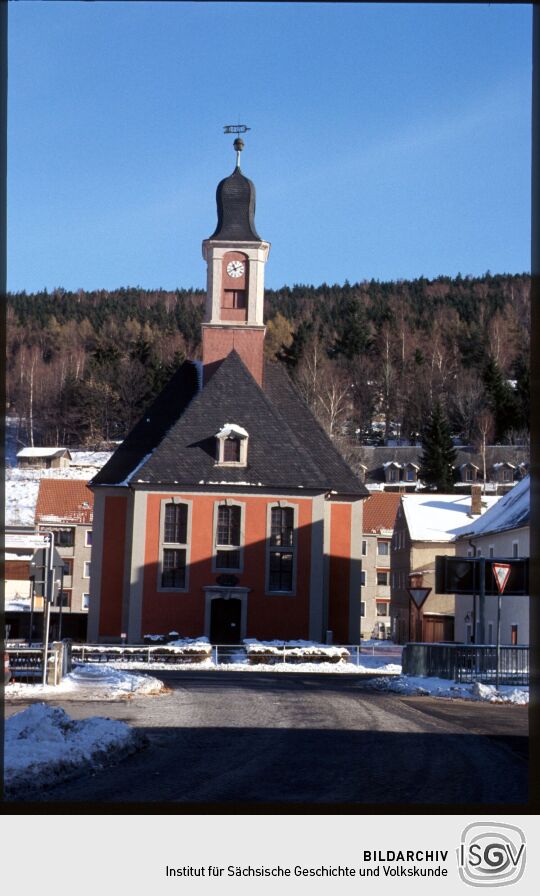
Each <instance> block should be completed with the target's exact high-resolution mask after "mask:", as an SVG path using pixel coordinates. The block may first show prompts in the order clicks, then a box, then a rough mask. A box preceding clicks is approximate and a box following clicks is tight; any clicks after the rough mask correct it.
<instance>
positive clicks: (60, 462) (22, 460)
mask: <svg viewBox="0 0 540 896" xmlns="http://www.w3.org/2000/svg"><path fill="white" fill-rule="evenodd" d="M70 461H71V454H70V453H69V451H68V449H67V448H23V449H22V450H21V451H18V452H17V466H18V467H21V468H25V467H38V468H43V469H51V468H53V467H54V468H56V467H57V468H59V469H61V468H65V467H69V464H70Z"/></svg>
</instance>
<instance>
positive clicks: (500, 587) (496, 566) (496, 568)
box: [491, 562, 512, 690]
mask: <svg viewBox="0 0 540 896" xmlns="http://www.w3.org/2000/svg"><path fill="white" fill-rule="evenodd" d="M491 568H492V570H493V575H494V576H495V581H496V583H497V591H498V594H497V667H496V669H495V687H496V688H497V690H498V689H499V668H500V657H501V596H502V594H503V592H504V589H505V588H506V583H507V582H508V579H509V578H510V570H511V568H512V567H511V566H510V564H509V563H500V562H497V563H493V564H492V567H491Z"/></svg>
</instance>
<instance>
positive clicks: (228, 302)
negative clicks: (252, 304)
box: [222, 289, 246, 309]
mask: <svg viewBox="0 0 540 896" xmlns="http://www.w3.org/2000/svg"><path fill="white" fill-rule="evenodd" d="M222 307H223V308H242V309H244V308H245V307H246V291H245V289H225V290H224V291H223V305H222Z"/></svg>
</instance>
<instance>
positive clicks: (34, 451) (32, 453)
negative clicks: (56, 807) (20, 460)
mask: <svg viewBox="0 0 540 896" xmlns="http://www.w3.org/2000/svg"><path fill="white" fill-rule="evenodd" d="M63 454H65V455H67V457H70V456H71V455H70V453H69V451H68V450H67V448H22V449H21V450H20V451H18V452H17V457H61V456H62V455H63Z"/></svg>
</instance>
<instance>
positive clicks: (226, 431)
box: [216, 423, 249, 467]
mask: <svg viewBox="0 0 540 896" xmlns="http://www.w3.org/2000/svg"><path fill="white" fill-rule="evenodd" d="M248 440H249V435H248V433H247V432H246V430H245V429H244V428H243V427H242V426H238V425H237V424H236V423H226V424H225V426H224V427H223V428H222V429H220V431H219V432H218V433H217V434H216V441H217V459H216V463H217V464H219V465H220V466H230V467H233V466H234V467H245V466H246V465H247V448H248Z"/></svg>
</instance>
